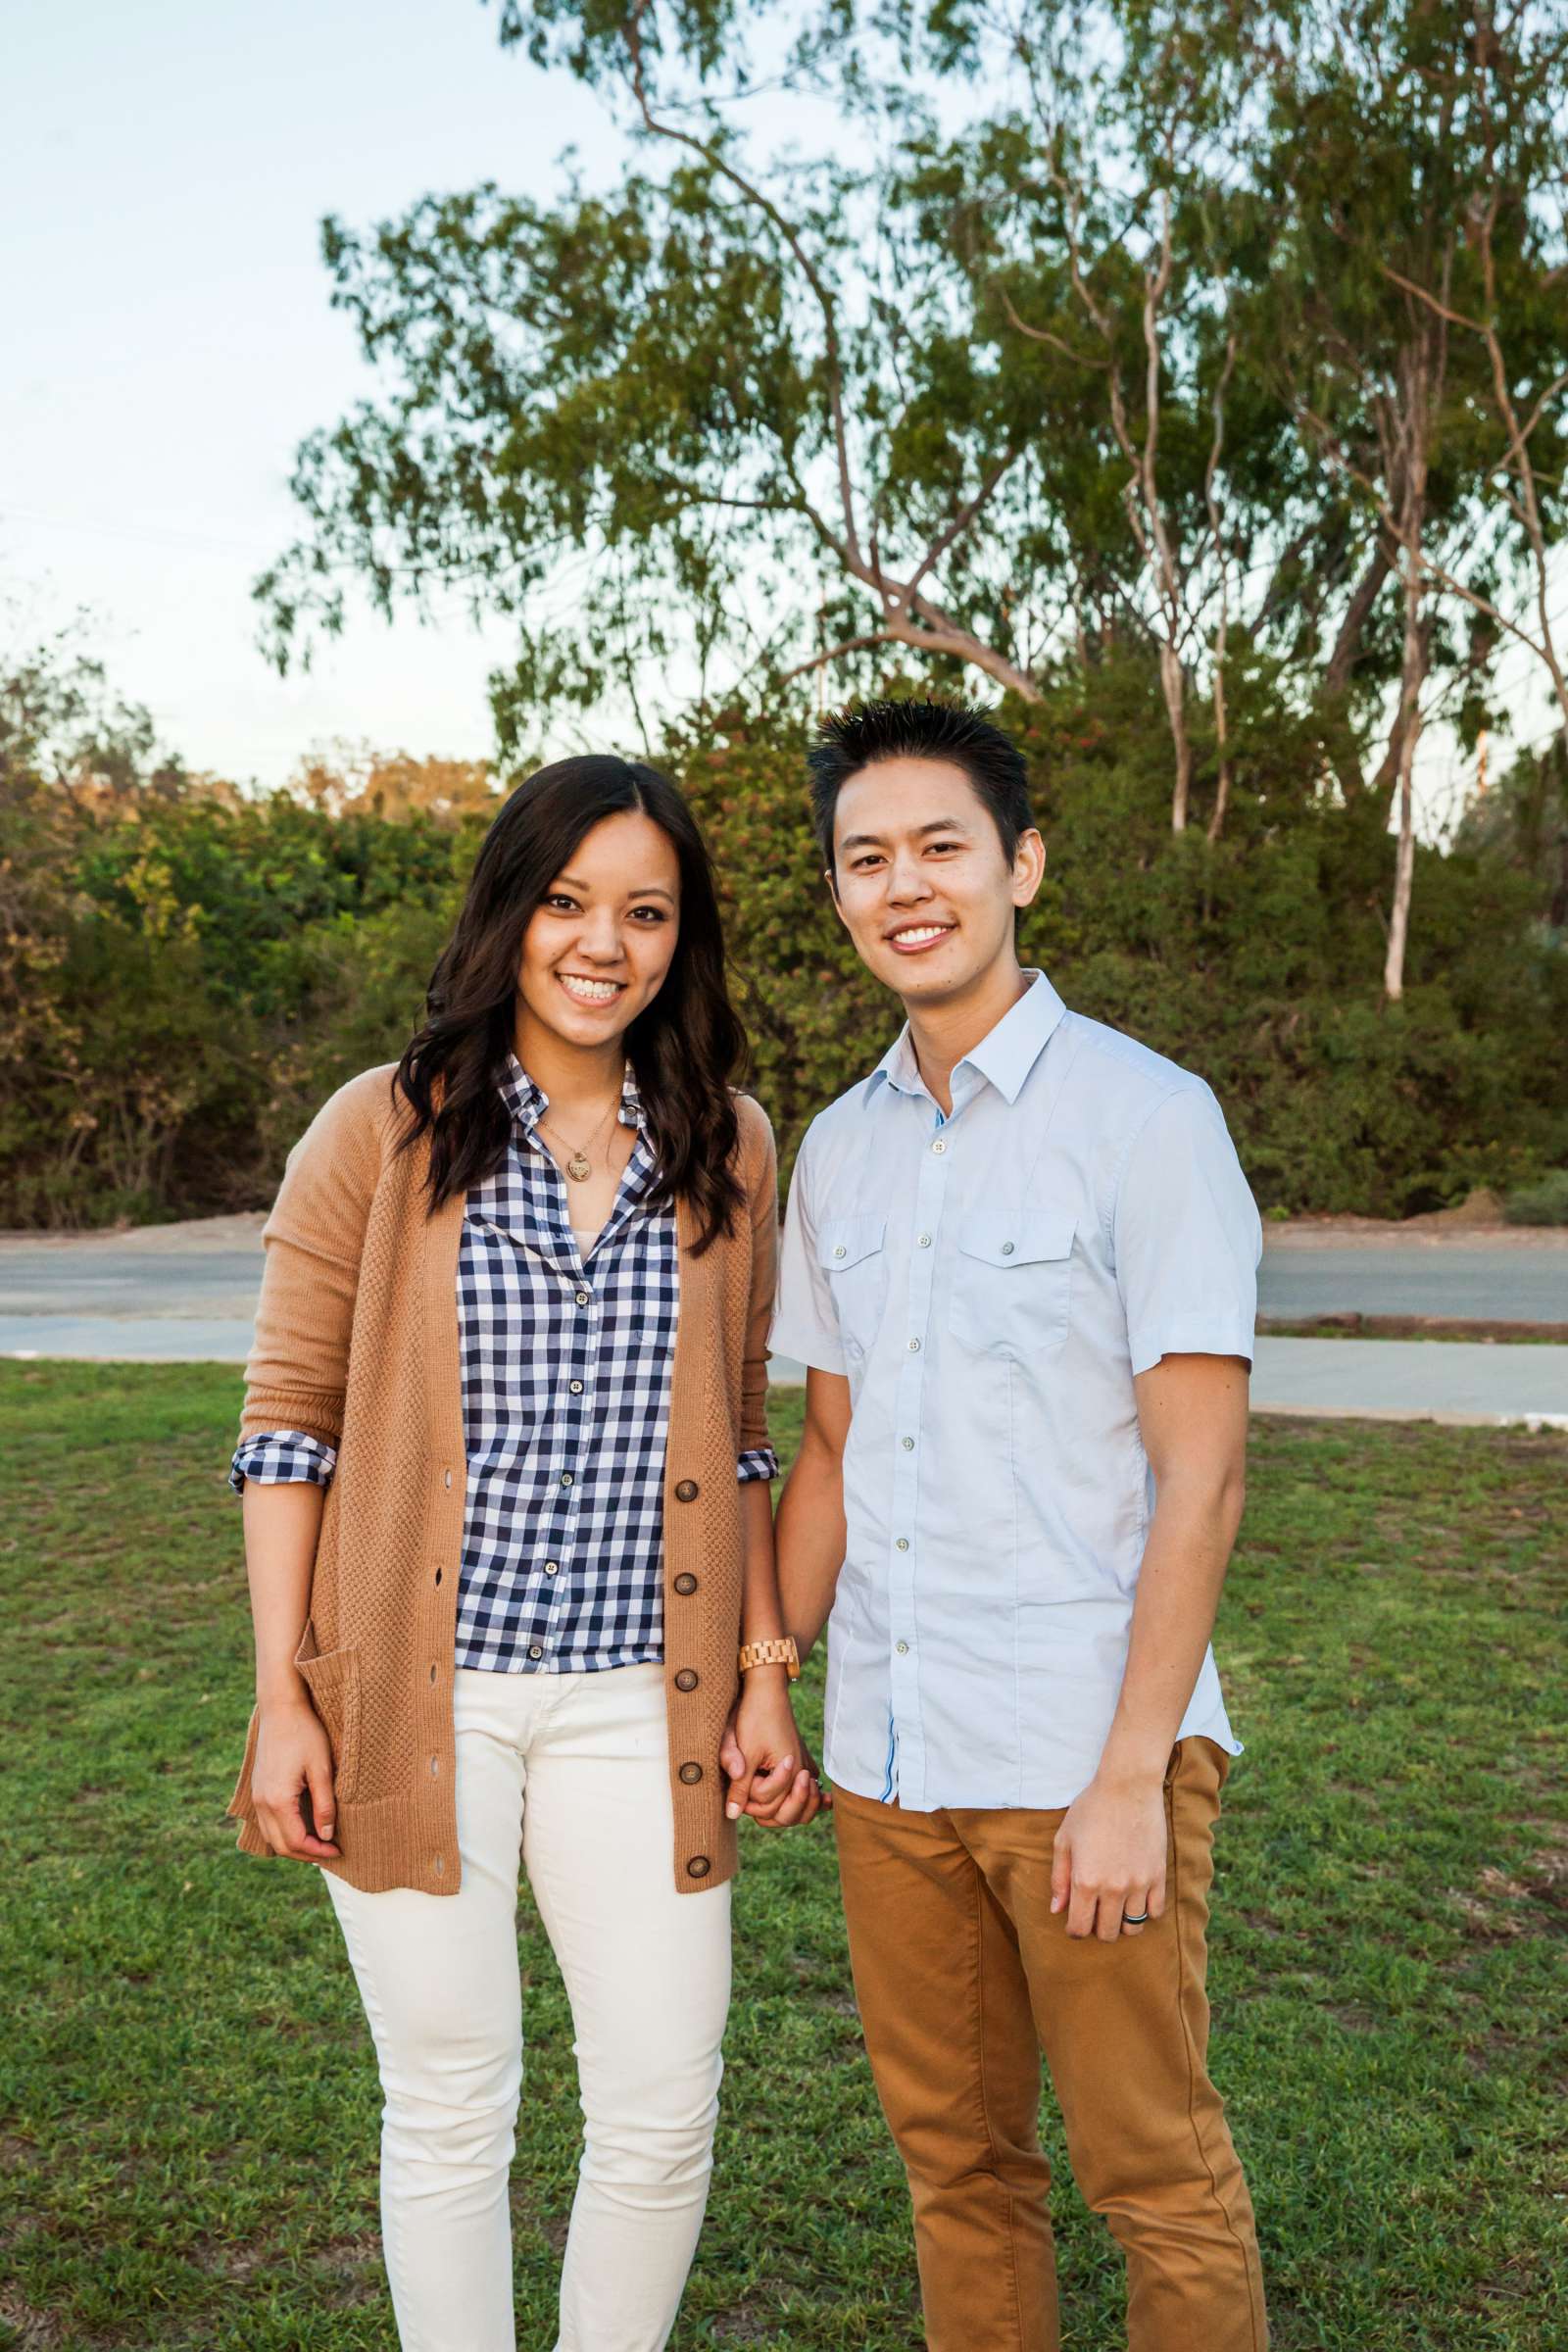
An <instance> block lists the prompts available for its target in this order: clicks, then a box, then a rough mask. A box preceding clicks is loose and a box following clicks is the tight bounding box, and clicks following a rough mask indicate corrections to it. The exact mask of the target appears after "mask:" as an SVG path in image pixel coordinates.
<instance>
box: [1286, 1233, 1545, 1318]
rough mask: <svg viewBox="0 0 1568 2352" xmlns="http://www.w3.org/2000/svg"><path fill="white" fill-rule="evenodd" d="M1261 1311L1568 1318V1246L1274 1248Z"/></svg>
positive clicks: (1403, 1244) (1474, 1243)
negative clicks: (1566, 1247)
mask: <svg viewBox="0 0 1568 2352" xmlns="http://www.w3.org/2000/svg"><path fill="white" fill-rule="evenodd" d="M1257 1307H1258V1313H1259V1314H1262V1315H1273V1316H1276V1317H1277V1318H1279V1319H1280V1320H1281V1321H1287V1322H1293V1323H1294V1322H1304V1321H1306V1320H1308V1319H1309V1318H1310V1317H1311V1316H1313V1315H1336V1314H1347V1313H1351V1312H1355V1311H1357V1310H1358V1311H1359V1312H1360V1313H1361V1314H1363V1315H1449V1316H1453V1317H1455V1318H1457V1319H1459V1320H1461V1321H1465V1322H1472V1321H1473V1322H1481V1323H1568V1249H1563V1248H1560V1247H1556V1246H1554V1237H1553V1240H1552V1241H1548V1242H1546V1243H1544V1244H1543V1243H1541V1242H1539V1241H1538V1242H1536V1243H1535V1244H1534V1246H1532V1245H1531V1244H1525V1245H1524V1246H1522V1247H1521V1246H1510V1245H1509V1244H1508V1243H1506V1242H1498V1241H1491V1240H1487V1241H1483V1240H1482V1239H1480V1238H1479V1237H1477V1239H1475V1240H1474V1241H1468V1240H1467V1241H1458V1240H1449V1241H1444V1242H1434V1243H1429V1244H1426V1245H1424V1246H1423V1245H1422V1244H1420V1243H1411V1242H1397V1243H1388V1244H1384V1245H1382V1246H1379V1245H1378V1244H1377V1243H1367V1244H1364V1245H1361V1246H1358V1247H1353V1248H1349V1249H1336V1248H1334V1247H1333V1246H1332V1245H1326V1246H1324V1247H1322V1248H1318V1249H1300V1248H1296V1247H1292V1246H1282V1247H1275V1248H1265V1250H1264V1251H1263V1264H1262V1268H1261V1270H1260V1273H1259V1277H1258V1297H1257Z"/></svg>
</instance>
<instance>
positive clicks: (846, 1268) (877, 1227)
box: [816, 1216, 888, 1355]
mask: <svg viewBox="0 0 1568 2352" xmlns="http://www.w3.org/2000/svg"><path fill="white" fill-rule="evenodd" d="M887 1231H888V1223H887V1219H886V1217H876V1216H862V1217H834V1218H831V1219H830V1220H829V1221H828V1222H827V1223H826V1224H825V1225H824V1226H823V1227H822V1228H821V1231H820V1232H819V1233H818V1235H817V1237H816V1255H817V1263H818V1264H819V1265H820V1266H821V1268H822V1271H823V1273H824V1274H825V1275H826V1276H827V1287H828V1290H829V1293H830V1294H831V1296H832V1299H833V1309H834V1313H835V1315H836V1316H837V1318H838V1326H839V1336H840V1338H841V1339H842V1340H843V1342H844V1344H845V1346H846V1348H849V1349H850V1351H851V1352H852V1354H856V1355H863V1354H864V1352H865V1350H866V1349H867V1348H869V1347H870V1345H871V1342H872V1341H873V1340H874V1339H875V1338H876V1334H877V1328H878V1326H879V1324H880V1323H881V1320H882V1313H883V1309H884V1308H885V1307H886V1305H887V1300H888V1253H887V1250H886V1248H885V1246H884V1245H885V1244H886V1241H887Z"/></svg>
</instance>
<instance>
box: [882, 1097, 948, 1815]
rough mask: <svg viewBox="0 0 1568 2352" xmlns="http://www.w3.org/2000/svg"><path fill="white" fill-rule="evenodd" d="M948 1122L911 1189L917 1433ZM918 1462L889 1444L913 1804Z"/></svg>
mask: <svg viewBox="0 0 1568 2352" xmlns="http://www.w3.org/2000/svg"><path fill="white" fill-rule="evenodd" d="M951 1146H952V1134H951V1122H948V1121H943V1122H941V1123H939V1125H938V1127H937V1131H936V1133H935V1134H934V1135H933V1136H932V1137H931V1138H930V1140H929V1142H928V1144H927V1147H926V1149H925V1151H924V1152H922V1153H921V1155H920V1159H919V1162H918V1175H917V1177H916V1181H915V1198H914V1214H913V1218H912V1233H913V1240H914V1248H913V1249H911V1250H910V1251H909V1257H908V1275H907V1297H906V1301H905V1324H904V1328H905V1347H904V1352H903V1360H902V1362H901V1365H900V1368H899V1378H898V1387H897V1393H896V1396H895V1410H894V1415H893V1421H894V1427H895V1429H896V1430H897V1431H900V1432H906V1431H907V1432H918V1431H919V1430H920V1427H921V1419H920V1415H921V1407H922V1403H923V1398H924V1392H925V1366H926V1357H927V1352H928V1348H927V1343H928V1341H929V1338H930V1333H931V1301H932V1296H933V1293H934V1290H935V1287H936V1250H935V1248H934V1242H935V1237H936V1235H937V1234H938V1233H939V1232H940V1231H941V1226H942V1211H943V1207H944V1204H945V1202H946V1200H947V1189H948V1172H949V1170H950V1169H951V1168H952V1166H953V1162H954V1153H953V1151H952V1149H951ZM919 1484H920V1454H919V1448H918V1446H917V1445H916V1443H915V1440H914V1437H913V1436H906V1437H904V1438H903V1441H902V1443H899V1442H897V1441H895V1445H894V1452H893V1511H892V1524H891V1527H890V1529H889V1547H888V1555H887V1556H888V1644H889V1657H888V1682H889V1695H890V1702H891V1703H890V1713H891V1715H892V1718H893V1739H894V1750H895V1756H896V1759H897V1763H896V1774H897V1780H896V1786H897V1788H898V1789H899V1790H900V1792H901V1793H902V1794H903V1795H904V1796H906V1797H907V1798H908V1799H909V1800H910V1801H912V1802H914V1803H918V1802H919V1801H920V1800H921V1798H922V1796H923V1794H924V1779H925V1740H924V1737H923V1733H922V1728H921V1723H920V1694H919V1681H918V1677H917V1674H916V1672H915V1669H916V1666H917V1663H918V1660H917V1656H916V1652H915V1647H914V1642H913V1638H912V1637H913V1630H914V1622H915V1576H916V1568H917V1563H918V1560H919V1545H918V1536H919V1525H920V1514H919Z"/></svg>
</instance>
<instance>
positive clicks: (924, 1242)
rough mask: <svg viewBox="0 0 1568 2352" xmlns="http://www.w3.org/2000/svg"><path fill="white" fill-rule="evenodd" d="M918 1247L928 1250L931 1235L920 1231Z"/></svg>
mask: <svg viewBox="0 0 1568 2352" xmlns="http://www.w3.org/2000/svg"><path fill="white" fill-rule="evenodd" d="M920 1247H921V1249H922V1250H929V1249H930V1247H931V1236H930V1235H929V1234H928V1233H922V1234H921V1236H920Z"/></svg>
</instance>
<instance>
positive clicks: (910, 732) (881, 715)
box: [807, 701, 1035, 870]
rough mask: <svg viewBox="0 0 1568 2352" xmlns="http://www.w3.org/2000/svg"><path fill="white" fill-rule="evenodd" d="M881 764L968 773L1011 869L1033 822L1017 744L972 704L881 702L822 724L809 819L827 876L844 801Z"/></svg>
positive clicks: (813, 752) (810, 761)
mask: <svg viewBox="0 0 1568 2352" xmlns="http://www.w3.org/2000/svg"><path fill="white" fill-rule="evenodd" d="M878 760H949V761H950V762H951V763H952V765H953V766H955V767H959V768H962V770H963V772H964V774H965V775H966V776H967V777H968V779H969V781H970V783H971V784H972V785H973V786H974V789H975V791H976V792H977V793H978V794H979V796H980V798H981V800H982V801H984V803H985V805H986V807H987V809H989V810H990V811H991V818H992V822H993V823H994V824H995V826H996V828H997V831H998V833H999V834H1000V835H1001V837H1002V851H1003V856H1004V857H1005V858H1006V860H1007V863H1008V864H1009V865H1010V864H1011V863H1012V860H1013V858H1014V856H1015V855H1016V853H1017V848H1018V836H1019V834H1020V833H1024V832H1026V831H1027V830H1028V828H1029V827H1030V826H1031V825H1032V824H1033V823H1034V821H1035V820H1034V812H1033V810H1032V809H1030V806H1029V778H1028V771H1027V770H1026V768H1025V766H1024V763H1023V755H1022V753H1021V752H1020V751H1019V749H1018V747H1017V745H1016V744H1015V743H1014V742H1013V740H1012V738H1011V736H1010V735H1005V734H1004V733H1003V731H1002V729H1001V728H1000V727H994V726H993V725H992V723H991V721H990V719H988V718H982V717H981V715H980V713H979V711H972V710H971V709H970V708H969V706H968V704H967V703H944V702H934V701H919V702H897V703H894V702H876V703H852V704H851V705H850V707H849V709H848V710H845V711H834V712H833V713H832V715H831V716H830V717H828V718H825V719H823V721H822V723H821V725H820V727H819V728H818V729H817V738H816V742H815V743H814V744H813V745H812V747H811V749H810V751H809V753H808V754H807V765H808V766H809V769H810V773H811V819H812V822H813V824H814V825H815V827H816V838H817V844H818V847H819V848H820V850H821V853H822V858H823V862H824V864H825V865H827V867H828V868H829V870H831V868H832V864H833V811H834V809H836V808H837V807H838V798H839V794H840V792H841V791H842V789H843V787H844V786H845V785H846V784H847V783H848V782H849V780H850V778H851V777H852V776H857V775H858V774H859V772H860V770H861V768H862V767H873V766H874V765H875V764H876V762H877V761H878Z"/></svg>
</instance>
